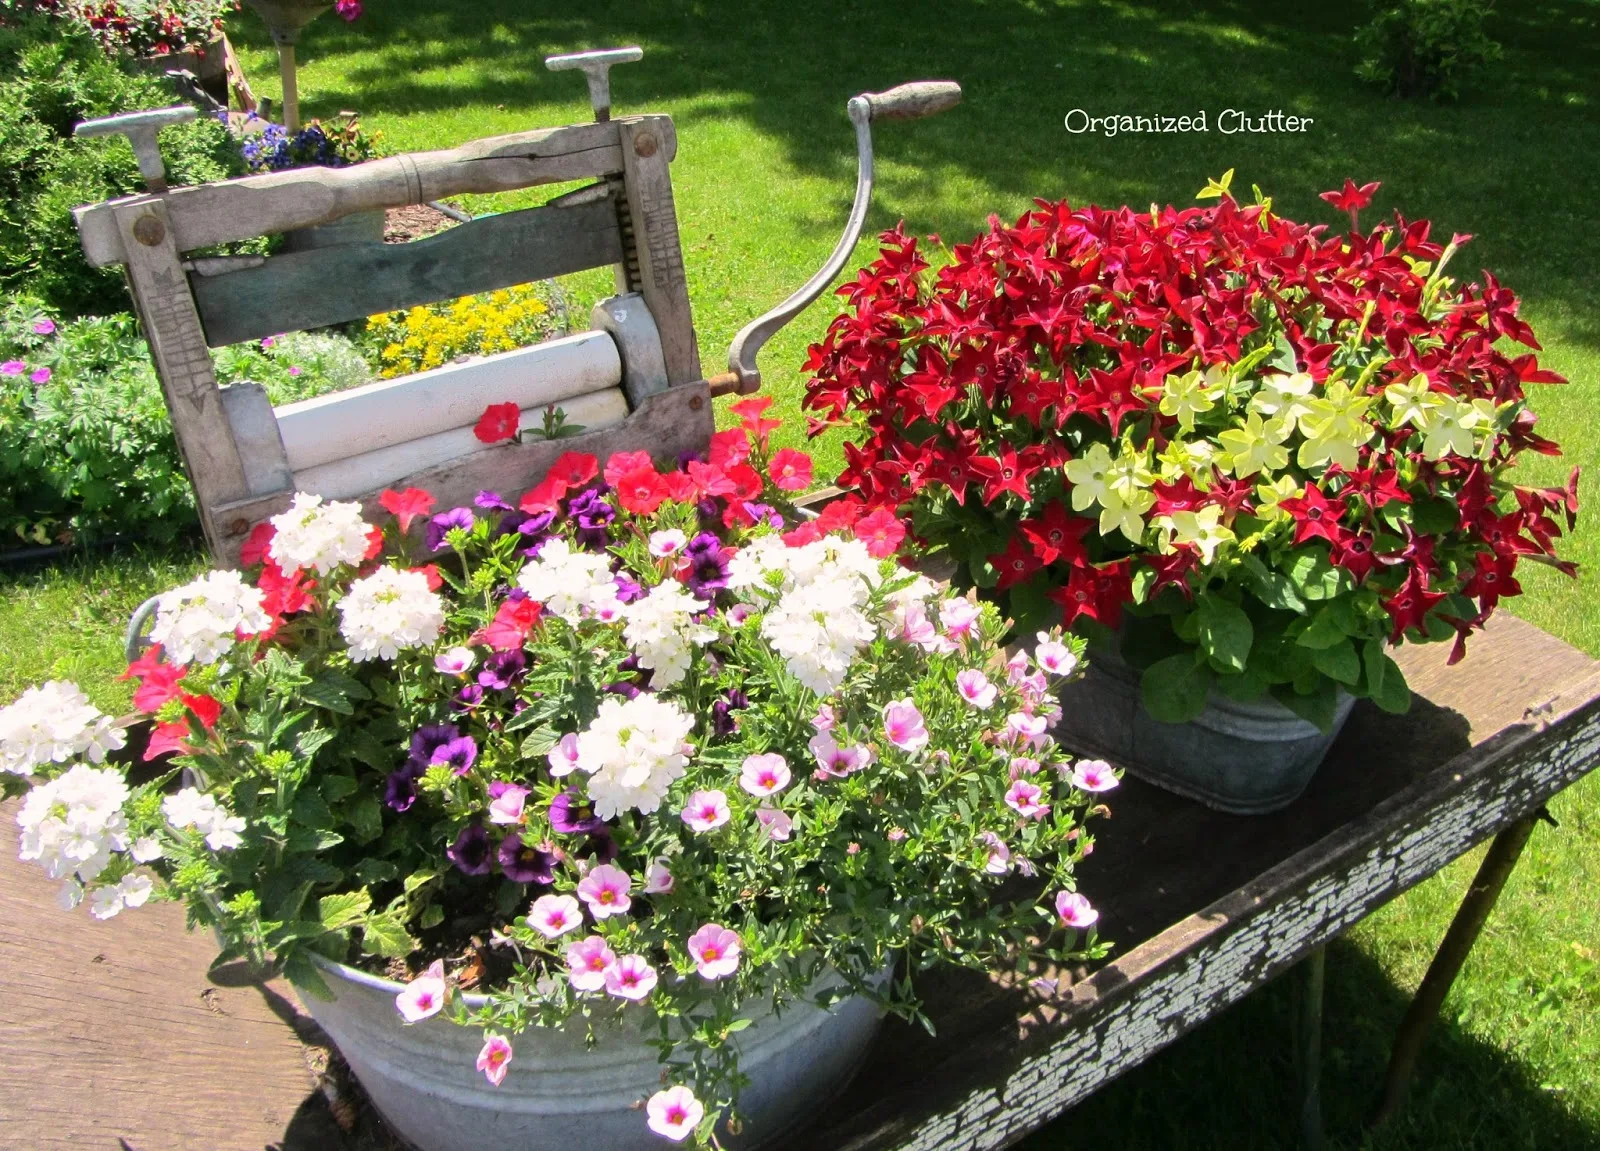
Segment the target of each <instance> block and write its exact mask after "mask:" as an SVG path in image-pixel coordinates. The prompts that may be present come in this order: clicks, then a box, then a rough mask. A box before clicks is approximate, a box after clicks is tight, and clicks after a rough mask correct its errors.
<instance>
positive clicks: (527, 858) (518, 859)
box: [499, 831, 556, 883]
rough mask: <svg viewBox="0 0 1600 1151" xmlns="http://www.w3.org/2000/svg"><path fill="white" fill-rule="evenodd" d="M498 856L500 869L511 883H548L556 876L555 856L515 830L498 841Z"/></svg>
mask: <svg viewBox="0 0 1600 1151" xmlns="http://www.w3.org/2000/svg"><path fill="white" fill-rule="evenodd" d="M499 857H500V870H501V871H502V872H504V873H505V877H506V878H507V879H509V880H511V881H512V882H513V883H550V882H552V881H553V880H554V879H555V877H556V857H555V856H554V855H551V854H550V853H549V852H548V851H542V850H540V848H539V846H538V845H537V844H534V843H529V842H528V841H527V840H525V839H523V838H522V836H521V835H519V834H518V833H517V832H515V831H513V832H512V833H511V834H510V835H508V836H506V837H505V838H504V839H503V840H501V841H500V852H499Z"/></svg>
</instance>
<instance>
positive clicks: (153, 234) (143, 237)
mask: <svg viewBox="0 0 1600 1151" xmlns="http://www.w3.org/2000/svg"><path fill="white" fill-rule="evenodd" d="M133 238H134V239H135V240H138V241H139V243H141V244H143V245H144V246H145V247H147V248H153V247H155V246H156V245H157V244H159V243H161V241H162V240H164V239H166V238H167V226H166V225H165V224H163V223H162V222H161V221H160V220H158V219H157V218H156V217H154V216H140V217H139V218H138V219H137V220H135V221H134V222H133Z"/></svg>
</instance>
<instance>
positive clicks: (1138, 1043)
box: [0, 616, 1600, 1151]
mask: <svg viewBox="0 0 1600 1151" xmlns="http://www.w3.org/2000/svg"><path fill="white" fill-rule="evenodd" d="M1444 656H1445V650H1444V649H1443V648H1442V647H1433V648H1421V649H1409V650H1406V651H1405V652H1404V653H1403V658H1402V660H1401V662H1402V664H1403V666H1404V667H1405V669H1406V673H1407V675H1408V677H1409V678H1410V681H1411V683H1412V685H1413V687H1414V688H1415V690H1416V694H1417V697H1418V698H1417V701H1416V705H1415V707H1414V708H1413V709H1412V711H1411V713H1410V714H1409V715H1406V716H1390V715H1384V714H1382V713H1380V712H1377V711H1375V710H1373V709H1371V708H1369V707H1367V706H1366V705H1363V706H1362V707H1360V708H1358V710H1357V712H1356V714H1355V716H1354V717H1353V718H1352V719H1351V721H1350V724H1349V726H1348V728H1347V729H1346V730H1345V732H1344V734H1343V736H1342V737H1341V738H1340V740H1339V742H1338V743H1337V745H1336V746H1335V747H1334V749H1333V751H1332V753H1331V754H1330V757H1329V759H1328V762H1327V763H1326V764H1324V766H1323V767H1322V769H1321V770H1320V771H1319V773H1318V775H1317V778H1316V780H1315V782H1314V783H1313V784H1312V787H1311V790H1310V791H1309V792H1308V793H1307V795H1306V796H1305V797H1304V798H1302V799H1301V800H1300V801H1299V802H1297V803H1296V804H1295V805H1294V806H1292V807H1291V808H1289V809H1288V810H1287V811H1285V812H1283V813H1281V814H1279V815H1275V816H1270V817H1265V818H1262V817H1239V816H1226V815H1219V814H1216V813H1213V812H1209V811H1207V810H1205V809H1204V808H1201V807H1199V806H1198V805H1196V804H1194V803H1191V802H1189V801H1187V800H1183V799H1179V798H1176V797H1174V796H1169V795H1166V794H1165V793H1163V792H1160V791H1157V790H1155V789H1153V788H1149V787H1146V786H1144V785H1142V784H1140V783H1138V782H1137V781H1133V780H1129V781H1128V782H1127V783H1125V784H1124V786H1123V787H1122V788H1120V789H1119V790H1118V791H1116V792H1113V793H1112V795H1111V797H1110V798H1111V801H1112V808H1113V817H1112V819H1111V820H1110V821H1109V822H1108V823H1106V824H1104V825H1102V827H1101V828H1100V830H1099V832H1098V840H1099V848H1098V850H1097V851H1096V852H1095V854H1094V856H1093V857H1092V858H1091V859H1090V860H1089V861H1088V864H1087V866H1086V867H1085V868H1084V870H1083V872H1082V886H1083V889H1084V890H1085V891H1086V892H1087V893H1088V894H1089V895H1090V897H1091V898H1093V899H1094V901H1095V902H1096V904H1097V905H1099V906H1100V907H1102V909H1103V911H1104V920H1103V922H1104V928H1105V934H1106V936H1107V937H1108V938H1110V939H1113V940H1115V941H1117V944H1118V946H1117V948H1116V950H1115V952H1114V953H1113V955H1112V958H1111V960H1110V961H1109V962H1107V963H1106V964H1105V965H1104V966H1102V967H1101V968H1100V969H1099V970H1098V971H1096V972H1094V973H1093V974H1092V975H1091V976H1090V977H1088V978H1086V979H1083V980H1081V981H1079V982H1077V983H1076V984H1072V985H1070V986H1066V987H1063V988H1062V989H1061V991H1060V992H1059V995H1058V997H1057V999H1056V1000H1055V1001H1054V1002H1053V1003H1050V1004H1041V1003H1040V1002H1039V1000H1038V998H1037V997H1036V996H1035V995H1034V994H1033V993H1032V992H1030V991H1029V990H1027V989H1026V988H1020V987H1006V986H1002V985H999V984H996V983H994V982H991V981H988V980H985V979H983V978H981V977H977V976H969V975H966V974H965V973H956V974H954V975H949V976H942V977H939V978H936V979H935V978H930V979H928V980H927V981H926V984H925V989H926V992H927V995H928V999H929V1008H930V1011H931V1014H932V1015H933V1016H934V1018H935V1020H936V1021H937V1024H938V1031H939V1034H938V1036H937V1038H931V1037H929V1036H927V1035H926V1034H925V1033H923V1032H921V1031H920V1030H914V1029H912V1028H909V1027H905V1026H901V1025H898V1024H894V1023H891V1024H890V1025H889V1026H887V1027H886V1028H885V1029H884V1032H883V1034H882V1036H881V1038H880V1039H879V1041H878V1043H877V1045H876V1046H875V1048H874V1049H873V1050H872V1052H871V1053H870V1054H869V1056H868V1058H867V1061H866V1064H865V1067H864V1069H863V1071H862V1073H861V1075H860V1076H859V1077H858V1078H857V1080H856V1082H855V1083H854V1084H853V1085H852V1086H851V1087H850V1089H849V1090H848V1091H847V1093H846V1094H845V1096H844V1097H842V1098H841V1099H840V1100H839V1101H838V1104H837V1106H835V1107H832V1108H830V1109H829V1111H828V1113H827V1115H826V1116H824V1117H822V1118H821V1119H820V1120H819V1124H818V1126H817V1127H815V1128H814V1129H812V1130H809V1131H806V1132H804V1133H802V1134H800V1135H798V1136H796V1137H795V1138H794V1139H792V1140H790V1141H789V1143H788V1144H787V1145H786V1151H799V1149H802V1148H804V1149H807V1151H811V1149H819V1148H827V1149H830V1151H831V1149H836V1148H837V1149H841V1151H875V1149H880V1148H882V1149H887V1148H907V1149H909V1148H926V1149H930V1151H931V1149H935V1148H936V1149H939V1151H966V1149H977V1148H991V1147H1002V1146H1005V1145H1006V1144H1008V1143H1010V1142H1013V1141H1015V1140H1017V1139H1020V1138H1021V1137H1022V1136H1023V1135H1025V1134H1026V1133H1028V1132H1029V1131H1031V1130H1033V1129H1035V1128H1037V1127H1038V1126H1040V1125H1041V1124H1043V1123H1045V1122H1046V1121H1048V1120H1049V1119H1051V1118H1053V1117H1054V1116H1056V1115H1059V1114H1060V1113H1061V1112H1062V1111H1064V1110H1066V1109H1067V1108H1069V1107H1071V1106H1072V1105H1073V1104H1074V1103H1075V1102H1077V1101H1078V1100H1081V1099H1083V1098H1084V1097H1085V1096H1087V1095H1089V1094H1090V1093H1091V1092H1093V1091H1094V1090H1095V1089H1096V1088H1098V1087H1100V1086H1102V1085H1103V1084H1105V1083H1106V1082H1108V1081H1109V1080H1111V1079H1112V1078H1114V1077H1116V1076H1117V1075H1119V1074H1121V1073H1122V1072H1124V1071H1127V1070H1128V1069H1130V1068H1132V1067H1135V1066H1137V1065H1138V1064H1139V1063H1141V1062H1142V1061H1143V1060H1145V1059H1147V1058H1149V1057H1150V1056H1151V1055H1153V1054H1154V1053H1155V1052H1156V1051H1158V1050H1160V1049H1161V1048H1162V1047H1164V1046H1166V1045H1167V1044H1169V1043H1171V1042H1172V1041H1173V1040H1174V1039H1176V1038H1178V1037H1179V1036H1180V1035H1182V1034H1183V1033H1184V1032H1185V1031H1187V1030H1189V1029H1190V1028H1192V1027H1194V1026H1196V1025H1197V1024H1199V1023H1201V1022H1202V1021H1204V1020H1205V1019H1207V1018H1208V1017H1209V1016H1211V1015H1213V1014H1215V1013H1217V1012H1219V1011H1221V1010H1223V1009H1224V1008H1226V1007H1227V1006H1228V1005H1230V1004H1232V1003H1234V1002H1235V1001H1237V1000H1238V999H1240V998H1241V997H1243V996H1244V995H1246V994H1248V993H1249V992H1250V991H1251V990H1253V989H1254V988H1257V987H1259V986H1260V985H1261V984H1263V983H1264V982H1265V981H1267V980H1268V979H1270V978H1272V977H1273V976H1274V975H1275V974H1277V973H1278V972H1280V971H1282V970H1284V969H1285V968H1287V967H1289V966H1290V965H1291V964H1294V963H1296V962H1298V961H1300V960H1302V959H1306V958H1308V957H1313V956H1315V955H1317V954H1318V953H1319V949H1320V948H1321V946H1322V945H1323V944H1324V943H1325V942H1326V941H1327V940H1329V939H1331V938H1332V937H1334V936H1336V935H1338V934H1339V933H1340V932H1341V931H1343V930H1345V929H1346V928H1348V927H1350V926H1351V925H1352V924H1354V923H1355V922H1357V921H1358V920H1359V919H1361V918H1362V917H1363V916H1365V915H1366V914H1367V913H1368V912H1370V911H1372V910H1373V909H1375V908H1376V907H1378V906H1380V905H1381V904H1383V903H1384V902H1385V901H1387V900H1389V899H1392V898H1393V897H1394V896H1395V895H1397V894H1399V893H1400V892H1402V891H1404V890H1406V889H1407V888H1408V887H1411V886H1412V885H1414V884H1416V883H1419V882H1420V881H1422V880H1424V879H1426V878H1427V877H1428V876H1430V875H1432V874H1434V873H1435V872H1437V871H1438V870H1439V869H1440V868H1442V867H1444V866H1445V865H1446V864H1447V863H1449V862H1450V861H1452V860H1454V859H1455V858H1457V857H1458V856H1460V855H1461V854H1463V853H1464V852H1466V851H1467V850H1468V849H1469V848H1471V847H1472V846H1473V845H1474V844H1476V843H1479V842H1481V841H1482V840H1484V839H1486V838H1488V837H1489V836H1492V835H1496V834H1497V833H1503V834H1500V838H1499V839H1498V840H1497V845H1496V847H1495V849H1493V850H1491V852H1490V854H1489V856H1488V857H1487V858H1486V860H1485V863H1484V867H1483V871H1482V872H1480V879H1481V880H1483V881H1484V882H1481V883H1479V884H1475V885H1474V888H1473V894H1471V895H1469V897H1468V902H1467V904H1466V905H1465V906H1464V909H1463V912H1462V914H1461V915H1460V916H1458V922H1457V926H1456V928H1454V929H1453V930H1452V936H1453V939H1452V941H1451V943H1450V945H1449V946H1448V947H1447V948H1445V950H1444V953H1443V954H1442V955H1441V957H1440V959H1439V960H1438V961H1436V965H1435V971H1434V972H1433V973H1432V974H1431V975H1430V977H1429V979H1428V980H1425V982H1424V994H1423V995H1422V996H1421V997H1420V1000H1419V1005H1418V1007H1417V1008H1416V1010H1415V1011H1414V1013H1413V1018H1412V1019H1411V1020H1410V1021H1409V1022H1408V1025H1407V1027H1406V1028H1405V1029H1404V1030H1405V1032H1406V1034H1407V1035H1408V1036H1409V1038H1410V1040H1412V1041H1414V1040H1416V1039H1419V1038H1420V1035H1421V1029H1420V1026H1419V1024H1425V1022H1426V1019H1427V1018H1428V1017H1429V1016H1430V1015H1431V1013H1432V1010H1433V1009H1434V1008H1436V1007H1437V1001H1438V1000H1439V999H1442V997H1443V991H1444V989H1445V988H1446V987H1447V986H1448V982H1449V978H1448V977H1449V976H1452V975H1453V973H1454V972H1453V970H1452V968H1453V967H1455V966H1458V964H1459V959H1460V957H1461V956H1462V955H1464V951H1465V947H1464V946H1463V944H1465V945H1467V946H1470V942H1471V937H1472V935H1473V934H1475V925H1476V924H1481V922H1482V916H1483V915H1485V914H1487V911H1488V909H1489V906H1490V905H1491V904H1492V896H1493V893H1494V892H1495V890H1497V884H1496V883H1495V882H1494V881H1495V879H1496V878H1497V876H1498V877H1499V878H1502V879H1503V876H1504V873H1505V872H1506V871H1509V867H1510V864H1511V863H1514V862H1515V858H1516V854H1517V852H1518V851H1519V850H1520V848H1521V844H1522V842H1523V841H1524V840H1525V839H1526V832H1527V828H1528V827H1529V826H1530V824H1529V820H1530V819H1531V817H1532V816H1533V815H1534V813H1536V812H1537V811H1538V810H1539V809H1540V808H1541V807H1542V806H1543V804H1544V803H1545V802H1546V801H1547V800H1548V799H1549V798H1550V797H1551V796H1552V795H1554V794H1555V793H1556V792H1558V791H1560V790H1561V789H1562V788H1564V787H1566V786H1567V785H1569V784H1571V783H1572V782H1574V781H1575V780H1577V779H1578V778H1579V777H1581V776H1582V775H1583V774H1585V773H1586V772H1588V771H1589V770H1591V769H1592V768H1593V767H1594V766H1595V765H1596V762H1597V756H1600V664H1597V663H1596V662H1595V661H1593V660H1590V659H1589V658H1588V657H1587V656H1585V655H1583V654H1582V653H1580V652H1577V651H1575V650H1573V649H1572V648H1570V647H1568V646H1566V645H1565V644H1563V643H1560V642H1559V641H1557V640H1555V639H1552V638H1551V637H1549V636H1547V635H1545V634H1544V633H1542V632H1540V631H1538V630H1536V629H1534V628H1532V627H1530V626H1529V625H1527V624H1524V623H1522V622H1520V621H1518V620H1515V619H1512V618H1510V617H1505V616H1502V617H1500V618H1498V619H1497V620H1496V621H1495V622H1494V623H1493V624H1491V626H1490V627H1489V629H1488V631H1487V633H1486V634H1485V635H1483V636H1481V637H1479V638H1478V639H1477V640H1476V641H1475V643H1474V645H1473V647H1472V650H1471V654H1470V656H1469V657H1468V659H1467V661H1466V662H1465V663H1463V664H1461V665H1459V666H1458V667H1455V668H1447V667H1445V666H1444ZM14 845H15V829H14V827H13V826H12V822H11V819H10V818H9V817H7V818H5V819H4V827H3V830H0V852H3V853H4V859H3V861H0V980H3V984H0V988H3V998H4V1001H5V1003H6V1009H5V1010H4V1011H3V1012H0V1051H4V1053H5V1057H4V1058H3V1059H0V1145H3V1146H6V1147H10V1146H13V1145H14V1146H17V1147H29V1148H41V1149H42V1148H53V1147H71V1148H99V1147H106V1148H116V1147H118V1146H119V1143H118V1140H119V1139H120V1140H121V1141H122V1142H121V1146H122V1147H124V1148H132V1149H133V1151H156V1149H184V1148H191V1147H192V1148H197V1149H200V1148H203V1149H205V1151H233V1149H235V1148H238V1149H244V1148H250V1149H251V1151H259V1149H260V1148H262V1147H263V1146H264V1145H267V1144H273V1145H281V1147H282V1148H283V1151H312V1149H316V1151H323V1149H328V1148H338V1147H340V1145H341V1143H342V1142H344V1141H345V1139H346V1137H345V1136H343V1135H341V1133H340V1131H339V1128H338V1127H337V1126H336V1125H335V1124H334V1122H333V1120H332V1117H331V1115H330V1114H329V1111H328V1107H327V1104H326V1103H325V1102H324V1097H323V1093H322V1092H321V1091H320V1090H318V1087H317V1077H316V1074H315V1069H316V1067H318V1066H319V1065H320V1062H319V1060H320V1054H321V1053H320V1052H319V1051H318V1049H317V1048H316V1046H315V1044H314V1039H315V1036H314V1035H313V1034H312V1033H311V1032H310V1031H309V1030H307V1029H306V1028H305V1026H304V1022H305V1021H304V1017H303V1016H300V1015H299V1014H298V1012H297V1011H296V1009H295V1008H294V1006H293V1003H292V1001H291V1000H290V999H288V998H285V997H284V995H285V993H284V992H283V991H282V989H281V988H279V989H276V990H274V989H268V990H267V991H266V992H265V993H263V992H262V991H261V990H258V989H255V988H251V987H216V986H213V985H211V984H210V983H209V982H208V981H207V979H206V974H205V972H206V963H207V961H208V959H209V957H210V954H211V943H210V940H209V939H206V938H203V937H198V936H184V935H182V934H181V932H180V930H179V925H180V922H181V915H179V914H177V913H176V909H175V908H172V907H160V908H145V909H142V910H141V911H139V912H138V913H136V914H130V915H127V916H123V917H119V918H118V919H116V920H113V921H111V922H109V923H104V924H101V923H95V922H93V921H92V920H90V919H89V918H88V917H87V916H86V915H84V914H82V913H81V912H80V913H79V914H77V915H73V916H63V915H62V914H61V913H60V912H59V911H57V910H56V909H55V907H54V905H53V892H52V887H53V885H51V884H50V883H49V882H48V881H46V880H44V879H43V877H42V876H41V875H40V873H39V872H38V870H37V869H36V868H34V867H32V866H31V865H25V864H21V863H18V862H17V861H16V859H15V855H14ZM1312 973H1313V978H1312V979H1311V980H1310V981H1309V984H1310V986H1312V987H1313V988H1314V987H1315V986H1316V983H1317V980H1316V978H1315V974H1316V968H1315V967H1313V968H1312ZM1312 1034H1313V1035H1314V1031H1313V1032H1312ZM302 1037H305V1038H307V1039H311V1040H313V1042H312V1043H311V1044H310V1045H306V1046H303V1045H302ZM1403 1046H1406V1045H1403ZM1410 1047H1411V1054H1414V1042H1413V1043H1411V1044H1410ZM1406 1062H1407V1053H1406V1051H1405V1050H1402V1051H1401V1052H1400V1053H1399V1056H1398V1058H1397V1064H1398V1066H1397V1068H1396V1070H1397V1075H1396V1082H1402V1081H1403V1075H1400V1074H1398V1073H1399V1072H1404V1071H1405V1070H1406ZM1311 1102H1312V1104H1313V1108H1312V1111H1313V1115H1314V1102H1315V1100H1314V1097H1312V1099H1311ZM357 1128H358V1134H357V1136H356V1137H354V1138H352V1139H351V1140H350V1141H349V1142H348V1143H347V1144H346V1145H348V1146H352V1147H355V1146H359V1147H361V1148H363V1149H365V1148H370V1147H383V1146H384V1145H385V1141H384V1138H383V1135H382V1133H381V1132H378V1131H375V1130H374V1126H373V1125H372V1124H370V1123H359V1124H358V1125H357ZM1308 1129H1309V1131H1310V1133H1311V1134H1313V1137H1314V1130H1315V1124H1314V1123H1311V1124H1308ZM1287 1134H1288V1133H1286V1135H1287ZM13 1139H15V1140H16V1142H15V1143H12V1142H11V1140H13ZM1286 1142H1287V1139H1286ZM597 1151H598V1149H597Z"/></svg>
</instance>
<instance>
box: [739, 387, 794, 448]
mask: <svg viewBox="0 0 1600 1151" xmlns="http://www.w3.org/2000/svg"><path fill="white" fill-rule="evenodd" d="M771 406H772V397H771V396H747V397H745V398H744V399H742V400H740V401H739V402H738V403H736V404H729V405H728V410H729V411H730V412H732V413H733V414H734V415H736V416H738V417H739V426H740V427H741V428H742V429H743V430H744V432H745V433H746V434H747V435H748V436H749V437H750V438H751V439H752V440H756V441H757V442H759V443H760V444H761V445H762V446H763V447H765V446H766V443H767V436H768V434H769V433H770V432H771V431H772V429H773V428H776V427H778V426H780V425H781V424H782V422H783V421H782V420H770V419H767V418H766V417H765V412H766V410H767V409H768V408H770V407H771Z"/></svg>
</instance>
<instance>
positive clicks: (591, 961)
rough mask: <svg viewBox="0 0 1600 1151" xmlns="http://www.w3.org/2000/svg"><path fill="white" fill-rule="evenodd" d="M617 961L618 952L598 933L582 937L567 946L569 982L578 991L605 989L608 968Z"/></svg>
mask: <svg viewBox="0 0 1600 1151" xmlns="http://www.w3.org/2000/svg"><path fill="white" fill-rule="evenodd" d="M616 961H617V953H616V952H615V951H612V950H611V948H609V947H607V946H606V941H605V940H604V939H601V938H600V937H599V936H598V935H591V936H589V937H588V938H587V939H580V940H579V941H578V942H576V943H574V944H573V945H572V946H570V947H568V948H567V982H568V983H570V984H572V986H573V989H574V990H577V991H604V990H605V986H606V969H607V968H608V967H610V966H611V965H612V964H613V963H615V962H616Z"/></svg>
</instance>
